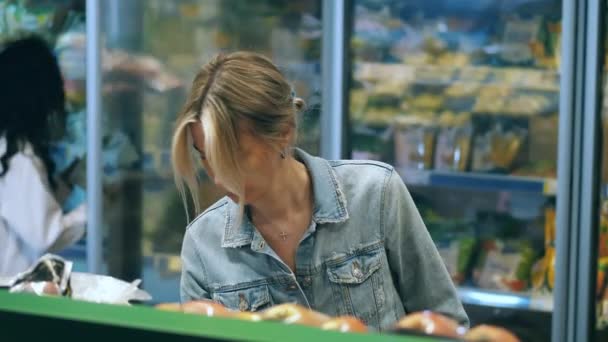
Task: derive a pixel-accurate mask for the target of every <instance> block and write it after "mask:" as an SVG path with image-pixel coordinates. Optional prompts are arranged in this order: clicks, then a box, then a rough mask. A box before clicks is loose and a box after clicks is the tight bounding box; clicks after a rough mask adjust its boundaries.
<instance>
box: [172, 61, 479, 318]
mask: <svg viewBox="0 0 608 342" xmlns="http://www.w3.org/2000/svg"><path fill="white" fill-rule="evenodd" d="M303 106H304V103H303V101H302V100H301V99H299V98H297V97H294V95H293V93H292V91H291V87H290V85H289V84H288V83H287V81H286V80H285V78H284V77H283V75H282V74H281V72H280V71H279V69H278V68H277V67H276V66H275V65H274V64H273V63H272V62H271V61H270V60H268V59H267V58H265V57H263V56H261V55H258V54H255V53H249V52H237V53H232V54H228V55H219V56H217V57H215V58H214V59H213V60H212V61H210V62H209V63H207V64H206V65H204V66H203V68H202V69H201V70H200V71H199V72H198V74H197V75H196V77H195V79H194V82H193V85H192V91H191V94H190V96H189V98H188V100H187V102H186V104H185V106H184V108H183V111H182V112H181V114H179V117H178V119H177V122H176V128H175V132H174V136H173V165H174V169H175V175H176V181H177V184H178V187H179V188H180V190H181V192H182V194H185V186H184V185H186V186H187V187H188V189H189V193H190V194H191V196H192V199H193V202H194V204H195V207H196V210H197V212H198V209H199V208H198V198H197V193H198V190H197V189H198V181H197V177H196V175H197V167H196V165H197V161H196V160H195V159H199V160H200V161H201V164H202V167H203V168H204V169H205V171H206V172H207V174H208V176H209V177H210V178H211V179H213V180H214V181H215V183H216V184H217V185H218V186H219V187H221V188H223V189H224V190H225V191H226V192H227V196H226V197H225V198H223V199H221V200H219V201H218V202H217V203H215V204H214V205H212V206H211V207H209V208H208V209H207V210H206V211H205V212H203V213H202V214H200V215H199V216H198V217H197V218H196V219H194V220H193V221H192V222H191V223H190V225H189V226H188V228H187V230H186V234H185V237H184V242H183V247H182V261H183V269H182V279H181V298H182V301H188V300H193V299H212V300H214V301H218V302H220V303H222V304H224V305H225V306H227V307H230V308H232V309H239V310H249V311H256V310H260V309H263V308H266V307H268V306H270V305H275V304H279V303H285V302H295V303H299V304H301V305H304V306H307V307H310V308H312V309H315V310H318V311H321V312H324V313H326V314H329V315H332V316H337V315H346V314H350V315H355V316H357V317H359V318H360V319H362V320H363V321H364V322H365V323H367V324H368V325H370V326H371V327H374V328H377V329H386V328H388V327H390V326H391V325H393V324H394V323H395V321H396V320H397V319H398V318H400V317H402V316H403V315H404V314H405V313H408V312H414V311H419V310H425V309H429V310H433V311H436V312H440V313H444V314H446V315H448V316H451V317H452V318H454V319H456V320H458V321H459V322H461V323H463V324H468V318H467V315H466V313H465V311H464V309H463V307H462V304H461V303H460V301H459V299H458V297H457V294H456V291H455V288H454V285H453V284H452V281H451V280H450V277H449V275H448V273H447V271H446V269H445V267H444V265H443V263H442V260H441V259H440V257H439V254H438V253H437V250H436V249H435V247H434V244H433V242H432V241H431V238H430V237H429V234H428V232H427V230H426V228H425V226H424V223H423V222H422V220H421V218H420V215H419V213H418V211H417V210H416V206H415V205H414V203H413V201H412V198H411V196H410V194H409V193H408V191H407V189H406V187H405V185H404V184H403V182H402V180H401V178H400V177H399V175H398V174H397V173H396V172H395V171H394V169H393V168H392V167H391V166H389V165H386V164H383V163H378V162H371V161H353V160H342V161H328V160H324V159H321V158H318V157H314V156H311V155H309V154H307V153H306V152H304V151H302V150H300V149H297V148H294V147H293V144H294V141H295V139H296V132H297V125H296V124H297V118H296V117H297V114H298V112H299V111H300V110H301V109H302V108H303ZM194 156H195V157H194Z"/></svg>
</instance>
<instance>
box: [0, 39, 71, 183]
mask: <svg viewBox="0 0 608 342" xmlns="http://www.w3.org/2000/svg"><path fill="white" fill-rule="evenodd" d="M65 115H66V113H65V92H64V89H63V79H62V78H61V72H60V70H59V65H58V64H57V60H56V58H55V56H54V55H53V51H52V50H51V48H50V47H49V45H48V44H47V43H46V41H45V40H44V39H42V38H40V37H39V36H27V37H22V38H20V39H18V40H13V41H9V42H7V43H4V44H2V45H1V46H0V136H4V138H5V139H6V153H5V154H4V155H3V156H1V157H0V163H1V165H2V171H1V172H0V177H2V176H4V175H5V174H6V172H7V171H8V168H9V161H10V159H11V157H12V156H13V155H15V154H16V153H18V152H19V151H21V150H22V149H23V146H24V144H25V143H30V144H31V145H32V147H33V150H34V153H35V154H36V155H37V156H38V157H39V158H40V159H41V160H42V161H43V163H44V165H45V167H46V171H47V176H48V178H49V183H50V184H51V187H53V188H55V182H54V181H53V177H52V174H53V172H54V170H55V167H54V163H53V161H52V159H51V156H50V143H51V141H52V138H53V136H55V135H57V134H61V133H60V131H61V130H62V128H63V127H64V123H65Z"/></svg>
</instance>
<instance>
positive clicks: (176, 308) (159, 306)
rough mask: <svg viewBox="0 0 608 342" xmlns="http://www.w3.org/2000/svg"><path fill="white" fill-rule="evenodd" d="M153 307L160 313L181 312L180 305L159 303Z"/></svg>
mask: <svg viewBox="0 0 608 342" xmlns="http://www.w3.org/2000/svg"><path fill="white" fill-rule="evenodd" d="M154 307H155V308H156V309H158V310H161V311H172V312H183V309H182V304H181V303H161V304H157V305H155V306H154Z"/></svg>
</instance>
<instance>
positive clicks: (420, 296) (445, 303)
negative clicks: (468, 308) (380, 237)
mask: <svg viewBox="0 0 608 342" xmlns="http://www.w3.org/2000/svg"><path fill="white" fill-rule="evenodd" d="M382 206H383V210H382V215H383V216H382V222H383V224H382V226H383V229H384V234H385V248H386V250H387V256H388V261H389V265H390V268H391V273H392V274H393V279H394V281H395V283H396V284H395V285H396V287H397V289H398V291H399V295H400V297H401V301H402V303H403V306H404V309H405V312H406V313H412V312H416V311H421V310H431V311H435V312H439V313H442V314H445V315H447V316H450V317H451V318H453V319H455V320H457V321H458V322H460V323H461V324H464V325H466V326H468V325H469V319H468V317H467V314H466V312H465V311H464V308H463V306H462V303H461V302H460V300H459V298H458V294H457V292H456V289H455V287H454V284H453V283H452V280H451V277H450V275H449V274H448V272H447V269H446V267H445V265H444V263H443V260H442V259H441V257H440V256H439V252H438V251H437V249H436V247H435V244H434V243H433V241H432V239H431V237H430V235H429V233H428V231H427V229H426V226H425V225H424V222H423V221H422V218H421V217H420V214H419V212H418V209H417V208H416V205H415V204H414V201H413V200H412V197H411V195H410V193H409V192H408V190H407V188H406V187H405V184H404V183H403V181H402V180H401V177H400V176H399V175H398V174H397V173H396V172H395V171H394V170H393V171H392V172H391V174H390V175H389V176H388V179H387V182H386V184H385V188H384V196H383V200H382Z"/></svg>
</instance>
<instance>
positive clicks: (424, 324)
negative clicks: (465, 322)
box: [395, 311, 466, 338]
mask: <svg viewBox="0 0 608 342" xmlns="http://www.w3.org/2000/svg"><path fill="white" fill-rule="evenodd" d="M395 328H396V329H397V330H405V331H414V332H419V333H423V334H425V335H434V336H443V337H450V338H460V337H462V336H463V334H464V333H465V331H466V328H464V327H462V326H460V325H459V324H458V322H456V321H454V320H453V319H451V318H448V317H446V316H443V315H441V314H438V313H435V312H431V311H420V312H415V313H412V314H409V315H407V316H405V317H403V318H402V319H401V320H399V321H398V322H397V324H396V325H395Z"/></svg>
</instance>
